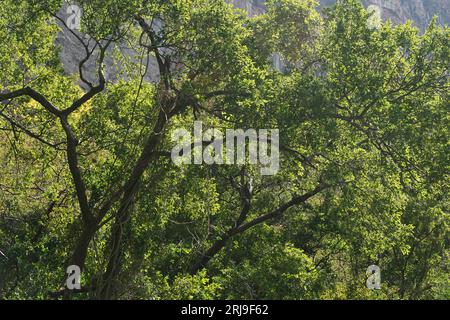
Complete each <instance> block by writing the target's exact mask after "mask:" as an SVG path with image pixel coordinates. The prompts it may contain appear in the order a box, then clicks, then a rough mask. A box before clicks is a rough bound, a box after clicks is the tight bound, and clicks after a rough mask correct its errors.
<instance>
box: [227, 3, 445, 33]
mask: <svg viewBox="0 0 450 320" xmlns="http://www.w3.org/2000/svg"><path fill="white" fill-rule="evenodd" d="M317 1H318V2H319V3H320V5H321V6H329V5H332V4H334V3H336V0H317ZM232 2H233V3H234V4H235V5H236V6H237V7H240V8H247V9H248V11H249V13H250V14H251V15H254V14H258V13H259V12H261V11H263V10H264V2H265V1H264V0H233V1H232ZM362 2H363V4H364V5H365V6H366V7H367V6H369V5H376V6H378V7H379V8H380V11H381V15H382V18H383V19H385V20H387V19H390V20H392V22H394V23H405V22H406V21H407V20H412V21H414V23H415V24H416V25H417V26H418V27H419V28H420V29H421V30H424V29H425V28H426V26H427V25H428V24H429V23H430V21H431V19H432V18H433V16H434V15H437V17H438V22H439V23H440V24H442V25H444V24H447V25H448V24H449V22H450V0H362Z"/></svg>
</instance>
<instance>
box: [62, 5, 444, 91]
mask: <svg viewBox="0 0 450 320" xmlns="http://www.w3.org/2000/svg"><path fill="white" fill-rule="evenodd" d="M227 1H229V2H232V3H233V4H234V5H235V6H236V7H239V8H243V9H246V10H247V11H248V13H249V15H251V16H253V15H257V14H260V13H262V12H264V3H265V0H227ZM318 1H319V3H320V6H319V7H318V10H320V7H324V6H329V5H332V4H334V3H335V2H336V0H318ZM362 2H363V3H364V5H365V6H369V5H375V6H377V7H378V9H379V11H380V13H381V17H382V18H383V19H385V20H386V19H390V20H392V21H393V22H394V23H404V22H406V21H407V20H413V21H414V23H415V24H416V25H417V26H418V27H420V28H421V29H422V30H424V29H425V27H426V26H427V25H428V24H429V22H430V20H431V19H432V17H433V16H434V15H437V17H438V21H439V23H440V24H447V25H448V24H449V21H450V0H362ZM74 3H76V1H75V0H74ZM60 16H61V17H63V18H67V17H68V12H67V6H65V7H64V8H62V10H61V12H60ZM63 30H64V28H63ZM57 43H58V44H59V45H60V46H61V48H62V51H61V60H62V62H63V65H64V68H65V71H66V72H67V73H68V74H73V73H77V72H78V64H79V62H80V60H82V59H83V58H84V56H85V52H84V48H82V47H81V46H80V45H79V43H78V40H77V39H76V38H75V37H74V36H73V35H71V34H70V32H68V31H66V32H64V33H61V34H60V36H59V37H58V39H57ZM119 49H120V50H121V51H122V52H124V51H125V52H124V53H125V54H127V55H131V56H132V55H133V52H130V51H129V50H128V49H127V48H125V47H123V48H119ZM105 64H106V78H107V80H108V81H114V80H115V79H116V78H117V75H118V73H119V72H118V70H116V69H114V68H113V67H111V66H112V61H110V58H107V60H106V61H105ZM85 69H86V71H87V74H86V75H85V76H86V77H87V78H88V80H89V81H94V82H95V80H96V79H95V78H96V76H95V74H89V72H88V70H94V69H95V59H89V61H88V62H87V63H86V64H85ZM155 69H156V62H155V61H151V66H150V68H149V71H148V74H147V76H146V79H147V80H150V81H155V80H157V78H158V76H157V75H156V74H155V72H154V70H155Z"/></svg>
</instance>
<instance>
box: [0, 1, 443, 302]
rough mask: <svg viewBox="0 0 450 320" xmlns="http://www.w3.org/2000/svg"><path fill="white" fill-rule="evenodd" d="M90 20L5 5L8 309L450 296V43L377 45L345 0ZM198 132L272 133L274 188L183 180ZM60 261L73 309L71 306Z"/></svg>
mask: <svg viewBox="0 0 450 320" xmlns="http://www.w3.org/2000/svg"><path fill="white" fill-rule="evenodd" d="M78 4H79V5H80V7H81V9H82V14H83V15H82V20H81V25H82V28H81V31H76V30H72V29H70V28H69V26H68V25H67V24H66V21H65V20H64V17H63V16H61V14H60V13H58V12H59V11H58V10H59V8H60V7H61V5H62V2H61V1H51V0H46V1H8V0H6V3H5V5H4V6H2V8H1V9H0V27H1V28H0V30H1V31H0V39H1V43H2V45H0V57H1V58H0V68H1V69H2V70H4V72H3V73H2V74H0V83H1V84H2V90H1V91H0V101H2V108H1V113H0V116H1V117H2V118H1V120H0V121H1V122H0V128H1V131H0V132H1V133H0V134H1V135H2V136H3V139H1V141H2V142H1V143H0V144H1V146H2V147H1V148H0V150H2V151H1V152H0V159H1V161H2V163H3V167H4V169H3V170H2V171H3V172H4V174H3V175H2V177H1V178H0V188H1V189H0V190H2V194H1V196H0V208H1V210H2V212H5V214H3V215H2V218H1V220H0V225H1V226H2V228H1V229H0V249H1V250H2V251H1V252H3V253H4V255H5V257H8V260H6V259H4V261H2V262H1V263H3V264H7V265H8V270H13V271H9V272H7V273H3V274H0V279H3V280H2V281H1V283H2V286H0V292H2V295H3V296H4V297H6V298H24V297H38V298H45V297H47V296H48V294H49V292H50V296H52V297H57V298H58V297H64V298H74V297H79V298H87V297H91V298H100V299H112V298H148V297H152V298H169V299H170V298H180V297H182V298H220V297H222V298H223V297H226V298H281V299H282V298H323V297H332V298H355V297H356V298H358V297H360V298H361V297H363V298H383V297H387V298H397V297H400V298H414V299H417V298H423V297H430V296H433V297H445V296H446V294H447V293H448V282H447V283H445V281H444V280H443V279H446V278H447V275H448V262H446V260H445V259H444V257H445V256H446V255H447V254H448V231H449V230H448V222H449V221H448V218H447V217H446V214H445V212H446V210H447V208H448V197H447V193H448V192H447V191H448V190H447V185H448V175H447V174H448V173H447V171H448V170H447V169H448V168H447V166H448V156H447V154H448V152H447V149H448V148H447V144H448V141H447V138H446V137H447V136H448V127H449V126H448V116H447V113H448V112H447V111H448V65H449V49H448V38H449V37H448V36H449V30H448V27H438V26H437V25H436V23H435V22H434V23H432V24H431V25H430V27H429V28H428V29H427V31H426V32H425V34H423V35H420V34H419V32H418V30H417V28H415V27H413V26H412V25H411V24H406V25H399V26H392V25H391V24H389V23H383V24H382V25H381V26H380V28H377V29H374V28H370V26H369V25H368V23H367V20H368V19H369V18H370V15H371V13H370V12H367V11H366V10H365V9H364V8H363V6H362V5H361V4H360V2H359V1H354V0H348V1H340V2H338V4H337V5H336V6H334V7H332V8H329V9H328V10H326V11H325V12H324V13H323V14H322V15H319V14H318V13H317V11H316V10H315V8H316V3H315V2H313V1H309V0H308V1H306V0H305V1H300V0H295V1H293V0H283V1H269V2H268V3H267V11H266V13H265V14H262V15H260V16H256V17H253V18H250V17H247V16H246V15H245V14H244V13H243V12H240V11H239V10H236V9H234V8H233V7H232V6H231V5H229V4H227V3H226V2H224V1H222V0H185V1H159V0H146V1H138V0H127V1H115V0H109V1H107V2H105V1H92V0H90V1H87V0H86V1H84V0H80V1H78ZM61 31H63V32H64V33H65V34H66V36H69V37H70V38H71V39H72V40H73V42H74V43H76V44H77V45H78V46H79V49H80V50H81V52H83V54H84V57H83V58H81V59H80V61H79V64H78V66H77V68H76V69H77V70H78V75H77V77H75V76H70V75H67V74H65V73H64V71H63V68H62V66H61V62H60V60H59V56H58V52H59V50H58V48H57V46H56V45H55V38H56V37H57V36H58V32H61ZM293 35H295V37H294V36H293ZM6 44H7V45H6ZM125 46H126V47H127V48H128V50H124V47H125ZM124 52H125V53H124ZM274 53H278V54H280V56H281V57H282V59H283V61H284V64H285V65H286V68H285V70H283V72H279V71H278V70H274V68H272V66H271V63H270V60H271V57H272V55H273V54H274ZM111 72H115V73H117V74H119V75H120V76H119V80H117V81H115V80H112V79H110V77H109V76H110V75H111ZM152 73H155V74H152ZM149 78H157V79H158V80H157V81H156V82H151V81H149ZM195 120H201V121H202V122H203V124H204V129H205V130H206V129H208V128H221V129H226V128H233V129H247V128H277V129H279V130H280V143H279V148H280V151H281V166H280V172H279V173H278V174H277V175H274V176H262V175H261V174H260V171H259V170H258V166H250V165H233V166H221V165H211V166H209V165H194V164H192V165H183V166H181V167H180V166H176V165H174V163H173V162H172V160H171V159H170V150H171V148H172V147H173V144H174V142H173V141H172V139H171V136H172V133H173V132H174V131H175V130H176V129H178V128H180V127H184V128H188V129H192V128H193V123H194V121H195ZM36 225H37V226H36ZM0 258H1V257H0ZM64 261H65V263H64ZM437 261H442V264H441V265H440V266H436V262H437ZM374 263H375V264H378V265H380V266H381V267H382V269H383V272H384V273H383V274H384V278H383V279H385V282H384V283H383V289H382V290H381V292H380V293H373V292H368V291H367V289H365V288H364V283H365V279H364V275H365V271H366V268H367V266H369V265H370V264H374ZM69 265H77V266H79V267H80V268H81V269H82V271H83V279H84V280H83V282H84V283H83V288H82V290H79V292H73V291H72V292H71V291H69V290H67V289H65V288H62V289H60V290H58V288H59V287H61V284H62V283H64V281H65V278H64V277H63V276H64V271H65V270H64V269H65V267H67V266H69ZM55 270H57V271H55ZM29 272H34V273H37V276H36V277H35V279H36V280H30V279H27V278H26V276H25V275H26V274H27V273H29ZM30 281H31V282H30ZM38 281H39V282H38ZM240 283H245V285H246V286H245V289H243V288H242V287H241V286H240ZM202 289H204V290H205V291H204V292H202ZM333 292H334V293H333Z"/></svg>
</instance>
